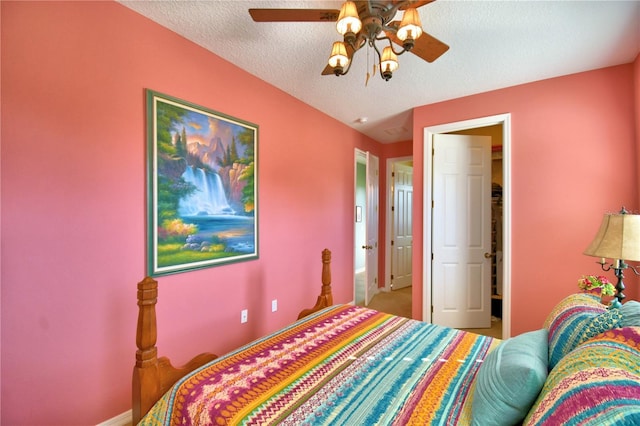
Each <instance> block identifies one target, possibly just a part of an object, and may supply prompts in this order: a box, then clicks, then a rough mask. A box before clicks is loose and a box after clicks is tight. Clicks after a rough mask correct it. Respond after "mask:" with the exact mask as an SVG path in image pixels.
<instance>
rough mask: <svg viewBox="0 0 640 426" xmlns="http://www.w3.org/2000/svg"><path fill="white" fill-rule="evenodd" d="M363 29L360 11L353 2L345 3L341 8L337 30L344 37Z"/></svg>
mask: <svg viewBox="0 0 640 426" xmlns="http://www.w3.org/2000/svg"><path fill="white" fill-rule="evenodd" d="M361 28H362V21H360V18H359V17H358V9H357V8H356V4H355V3H354V2H352V1H347V2H345V3H344V4H343V5H342V7H341V8H340V15H338V22H336V29H337V30H338V32H339V33H340V34H342V35H345V34H346V33H350V32H351V33H357V32H358V31H360V29H361Z"/></svg>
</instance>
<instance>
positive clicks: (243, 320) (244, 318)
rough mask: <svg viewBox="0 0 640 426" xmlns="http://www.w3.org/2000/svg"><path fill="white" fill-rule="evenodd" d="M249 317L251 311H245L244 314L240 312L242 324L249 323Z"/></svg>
mask: <svg viewBox="0 0 640 426" xmlns="http://www.w3.org/2000/svg"><path fill="white" fill-rule="evenodd" d="M248 317H249V311H248V310H247V309H243V310H242V312H240V324H244V323H245V322H247V320H248Z"/></svg>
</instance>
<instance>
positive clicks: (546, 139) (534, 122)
mask: <svg viewBox="0 0 640 426" xmlns="http://www.w3.org/2000/svg"><path fill="white" fill-rule="evenodd" d="M633 76H634V65H633V64H628V65H622V66H617V67H612V68H605V69H601V70H597V71H592V72H586V73H581V74H575V75H570V76H566V77H561V78H554V79H550V80H544V81H539V82H536V83H531V84H525V85H521V86H516V87H511V88H507V89H503V90H496V91H493V92H488V93H483V94H479V95H475V96H469V97H465V98H460V99H455V100H452V101H448V102H442V103H438V104H433V105H427V106H423V107H419V108H416V109H415V110H414V123H413V133H414V144H413V155H414V194H415V198H414V203H415V204H414V222H413V223H414V228H413V231H414V235H422V226H423V223H422V203H423V198H422V179H423V173H424V161H423V129H424V127H428V126H433V125H438V124H445V123H451V122H457V121H463V120H468V119H473V118H478V117H486V116H491V115H497V114H503V113H511V120H512V121H511V125H512V130H511V138H512V158H511V160H512V163H511V164H512V194H511V197H512V198H511V199H512V204H511V206H512V219H513V220H512V259H513V261H512V276H511V286H512V287H511V288H512V310H511V320H512V327H511V332H512V335H515V334H518V333H521V332H524V331H528V330H535V329H539V328H540V327H541V326H542V323H543V321H544V318H545V316H546V314H547V313H548V312H549V310H550V309H551V308H552V307H553V305H554V304H555V303H556V302H557V301H558V300H560V299H561V298H562V297H564V296H565V295H567V294H569V293H572V292H575V291H576V282H577V279H578V278H579V277H580V276H581V275H582V274H592V273H598V272H599V267H598V266H597V265H595V264H594V263H593V262H594V259H593V258H589V257H587V256H584V255H583V254H582V251H583V250H584V248H586V247H587V245H588V244H589V242H590V241H591V239H592V238H593V237H594V236H595V232H596V231H597V229H598V226H599V225H600V221H601V219H602V215H603V213H605V212H610V211H618V210H619V209H620V207H621V206H622V205H625V206H626V207H627V208H628V209H632V210H635V211H637V210H638V207H639V205H638V183H637V182H638V161H637V159H638V157H637V146H638V143H637V136H636V134H635V123H634V121H635V119H636V117H637V115H636V113H635V112H634V96H633V87H634V82H633V79H634V77H633ZM636 81H637V78H636ZM413 253H414V258H413V260H414V269H413V272H414V275H413V284H414V292H413V293H414V294H413V296H414V297H413V300H414V304H413V313H414V316H416V317H420V316H421V312H422V306H420V301H421V300H422V289H421V283H422V277H423V273H429V271H423V267H422V241H420V240H418V239H415V240H414V252H413ZM628 275H632V274H628ZM610 277H611V278H612V279H613V278H614V277H613V274H612V273H610ZM627 286H628V287H629V288H630V289H629V291H628V292H627V293H628V295H630V296H631V297H634V296H635V297H634V298H637V295H638V289H637V280H635V279H634V278H631V277H630V278H629V279H628V280H627Z"/></svg>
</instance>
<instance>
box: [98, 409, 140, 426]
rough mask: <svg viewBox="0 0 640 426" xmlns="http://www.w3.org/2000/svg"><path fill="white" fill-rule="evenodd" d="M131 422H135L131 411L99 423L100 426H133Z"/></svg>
mask: <svg viewBox="0 0 640 426" xmlns="http://www.w3.org/2000/svg"><path fill="white" fill-rule="evenodd" d="M131 422H133V413H132V411H131V410H129V411H126V412H124V413H122V414H119V415H117V416H115V417H112V418H110V419H109V420H105V421H104V422H102V423H99V424H98V426H131Z"/></svg>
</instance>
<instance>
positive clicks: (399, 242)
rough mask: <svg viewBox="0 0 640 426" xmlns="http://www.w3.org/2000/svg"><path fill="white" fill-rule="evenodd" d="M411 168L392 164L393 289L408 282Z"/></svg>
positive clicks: (409, 283)
mask: <svg viewBox="0 0 640 426" xmlns="http://www.w3.org/2000/svg"><path fill="white" fill-rule="evenodd" d="M412 207H413V167H411V166H408V165H405V164H400V163H396V164H395V165H394V167H393V205H392V206H391V209H392V212H391V214H392V216H393V217H392V221H393V222H392V240H391V277H392V278H391V286H392V289H393V290H398V289H400V288H404V287H408V286H410V285H411V279H412V276H411V272H412V269H411V264H412V248H413V234H412V232H411V226H412V223H411V222H412V221H411V217H412V216H411V215H412Z"/></svg>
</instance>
